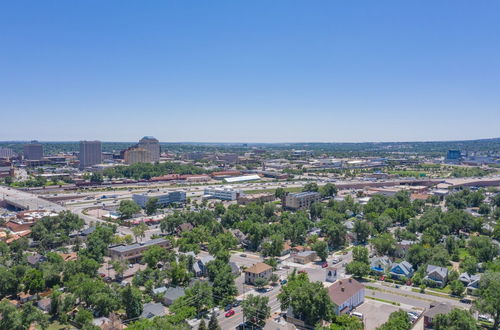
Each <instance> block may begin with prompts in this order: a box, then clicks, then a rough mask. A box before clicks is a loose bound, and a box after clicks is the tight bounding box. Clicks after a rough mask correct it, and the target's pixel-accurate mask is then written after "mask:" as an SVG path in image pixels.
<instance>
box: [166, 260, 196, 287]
mask: <svg viewBox="0 0 500 330" xmlns="http://www.w3.org/2000/svg"><path fill="white" fill-rule="evenodd" d="M167 277H168V278H169V279H170V283H171V284H172V285H174V286H177V285H184V284H187V282H188V281H189V279H190V278H191V275H190V273H189V272H188V271H187V269H186V266H185V265H183V264H181V263H178V262H172V263H170V265H169V267H168V269H167Z"/></svg>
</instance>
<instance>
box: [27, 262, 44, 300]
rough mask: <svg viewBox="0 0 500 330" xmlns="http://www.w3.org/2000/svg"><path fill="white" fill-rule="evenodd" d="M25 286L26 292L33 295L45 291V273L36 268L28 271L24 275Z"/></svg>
mask: <svg viewBox="0 0 500 330" xmlns="http://www.w3.org/2000/svg"><path fill="white" fill-rule="evenodd" d="M23 284H24V289H25V291H28V292H29V293H31V294H35V293H37V292H40V291H43V290H44V289H45V280H44V279H43V273H42V272H41V271H40V270H38V269H35V268H31V269H28V271H27V272H26V274H25V275H24V278H23Z"/></svg>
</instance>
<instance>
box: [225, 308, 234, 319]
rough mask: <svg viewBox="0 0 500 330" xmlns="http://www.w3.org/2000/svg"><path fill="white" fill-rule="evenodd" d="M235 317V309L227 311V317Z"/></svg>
mask: <svg viewBox="0 0 500 330" xmlns="http://www.w3.org/2000/svg"><path fill="white" fill-rule="evenodd" d="M233 315H234V309H230V310H228V311H227V313H226V317H231V316H233Z"/></svg>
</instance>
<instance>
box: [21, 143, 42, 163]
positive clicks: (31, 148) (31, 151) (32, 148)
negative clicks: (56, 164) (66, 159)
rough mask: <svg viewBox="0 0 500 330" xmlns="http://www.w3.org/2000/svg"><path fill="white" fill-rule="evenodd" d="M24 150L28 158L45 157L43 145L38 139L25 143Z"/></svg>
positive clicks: (25, 157)
mask: <svg viewBox="0 0 500 330" xmlns="http://www.w3.org/2000/svg"><path fill="white" fill-rule="evenodd" d="M23 150H24V159H26V160H41V159H42V158H43V146H42V144H41V143H39V142H38V141H31V143H28V144H25V145H24V147H23Z"/></svg>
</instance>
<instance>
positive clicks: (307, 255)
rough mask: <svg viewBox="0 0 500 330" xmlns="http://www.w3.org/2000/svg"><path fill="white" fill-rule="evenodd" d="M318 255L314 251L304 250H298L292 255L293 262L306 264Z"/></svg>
mask: <svg viewBox="0 0 500 330" xmlns="http://www.w3.org/2000/svg"><path fill="white" fill-rule="evenodd" d="M317 257H318V254H317V253H316V251H304V252H299V253H297V254H296V255H295V256H294V257H293V262H296V263H298V264H303V265H304V264H307V263H310V262H313V261H314V260H316V258H317Z"/></svg>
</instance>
